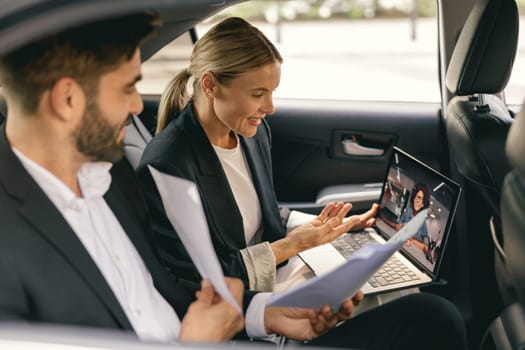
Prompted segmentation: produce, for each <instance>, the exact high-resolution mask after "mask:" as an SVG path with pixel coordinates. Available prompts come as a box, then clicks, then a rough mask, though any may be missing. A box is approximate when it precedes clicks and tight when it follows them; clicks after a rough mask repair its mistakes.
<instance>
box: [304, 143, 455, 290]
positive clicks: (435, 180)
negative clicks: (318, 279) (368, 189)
mask: <svg viewBox="0 0 525 350" xmlns="http://www.w3.org/2000/svg"><path fill="white" fill-rule="evenodd" d="M460 194H461V188H460V186H459V185H458V184H457V183H455V182H454V181H452V180H450V179H449V178H447V177H446V176H444V175H443V174H440V173H439V172H437V171H435V170H434V169H432V168H431V167H429V166H427V165H425V164H424V163H422V162H420V161H419V160H417V159H416V158H414V157H412V156H410V155H409V154H407V153H406V152H404V151H402V150H401V149H399V148H398V147H393V149H392V152H391V157H390V162H389V166H388V168H387V173H386V176H385V180H384V182H383V186H382V191H381V196H380V198H379V210H378V213H377V215H376V222H375V224H374V226H373V227H370V228H366V229H364V230H363V231H360V232H350V233H345V234H343V235H341V236H340V237H339V238H337V239H336V240H334V241H332V242H331V243H328V244H324V245H322V246H319V247H315V248H312V249H309V250H306V251H303V252H301V253H299V257H300V258H301V259H302V260H303V261H304V263H305V264H306V265H307V266H308V267H309V268H310V269H311V270H312V271H313V272H314V273H315V274H316V275H321V274H323V273H325V272H328V271H330V270H332V269H334V268H336V267H338V266H340V265H342V264H343V263H345V262H346V260H347V258H348V257H350V256H351V255H352V253H353V252H354V251H356V250H358V249H359V248H360V247H362V246H364V245H366V244H369V243H378V242H379V243H384V242H385V241H387V240H388V239H389V238H390V237H392V236H393V235H395V233H396V232H397V231H398V230H399V229H400V228H401V227H402V226H403V225H404V224H405V223H406V222H407V221H409V219H410V218H411V217H412V216H413V215H415V214H416V213H417V211H418V210H421V209H424V208H428V209H429V210H428V215H427V218H426V220H425V223H424V224H423V225H422V226H421V227H420V229H419V230H418V232H417V233H416V235H415V236H414V238H413V239H411V240H408V241H407V242H406V243H405V244H404V245H403V247H402V248H401V249H400V250H399V251H397V252H396V253H394V255H393V256H392V257H391V258H390V259H389V260H388V261H387V262H386V263H385V264H384V265H383V266H382V267H381V268H380V269H379V270H378V271H377V272H376V273H375V274H374V276H372V277H371V278H370V279H369V280H368V281H367V282H366V283H365V284H364V285H363V287H362V288H361V290H362V291H363V293H364V294H375V293H381V292H386V291H394V290H399V289H405V288H412V287H417V286H423V285H426V284H430V283H432V282H434V281H436V280H437V276H438V271H439V266H440V263H441V261H442V258H443V253H444V250H445V246H446V243H447V239H448V236H449V234H450V229H451V226H452V221H453V218H454V215H455V212H456V209H457V205H458V202H459V197H460ZM414 208H415V209H414Z"/></svg>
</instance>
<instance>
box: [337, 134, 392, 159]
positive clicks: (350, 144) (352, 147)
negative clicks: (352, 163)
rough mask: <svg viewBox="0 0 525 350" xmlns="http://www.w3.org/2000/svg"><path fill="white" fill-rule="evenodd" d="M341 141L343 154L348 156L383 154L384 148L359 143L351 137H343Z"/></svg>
mask: <svg viewBox="0 0 525 350" xmlns="http://www.w3.org/2000/svg"><path fill="white" fill-rule="evenodd" d="M341 142H342V144H343V152H344V154H347V155H350V156H382V155H383V154H385V150H384V149H382V148H375V147H367V146H363V145H360V144H359V142H358V141H354V139H353V138H352V139H344V140H343V141H341Z"/></svg>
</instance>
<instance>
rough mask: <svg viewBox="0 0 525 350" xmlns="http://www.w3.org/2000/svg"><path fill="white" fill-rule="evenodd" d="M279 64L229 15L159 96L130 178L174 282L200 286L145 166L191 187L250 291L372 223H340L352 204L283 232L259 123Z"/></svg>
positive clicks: (231, 271)
mask: <svg viewBox="0 0 525 350" xmlns="http://www.w3.org/2000/svg"><path fill="white" fill-rule="evenodd" d="M281 63H282V57H281V55H280V54H279V52H278V51H277V49H276V48H275V46H274V45H273V44H272V43H271V42H270V41H269V40H268V39H267V38H266V37H265V36H264V35H263V34H262V33H261V32H260V31H259V30H258V29H257V28H255V27H253V26H252V25H250V24H249V23H248V22H246V21H244V20H243V19H240V18H228V19H226V20H224V21H222V22H221V23H219V24H218V25H216V26H215V27H213V28H211V29H210V30H209V31H208V33H206V34H205V35H204V36H203V37H202V38H201V39H200V40H199V41H198V42H197V43H196V44H195V46H194V49H193V52H192V55H191V61H190V65H189V67H188V68H187V69H185V70H183V71H181V72H180V73H179V74H178V75H176V76H175V78H174V79H173V80H172V81H171V83H170V84H169V86H168V88H167V90H166V92H165V94H164V95H163V97H162V99H161V102H160V106H159V116H158V124H157V135H156V136H155V137H154V138H153V140H152V141H151V142H150V143H149V144H148V146H147V147H146V149H145V151H144V154H143V156H142V159H141V162H140V165H139V167H138V169H137V172H138V175H139V178H140V179H141V181H142V183H143V184H144V187H145V189H146V193H147V197H148V202H149V204H150V206H151V208H152V216H153V222H154V226H155V231H156V233H157V236H158V237H157V239H158V240H159V241H160V242H159V243H160V246H161V249H162V255H163V257H164V259H165V260H166V262H167V263H168V265H169V266H170V267H171V268H173V269H174V270H176V271H177V274H178V275H179V276H182V277H184V278H187V279H191V280H200V276H199V274H198V272H197V271H196V270H195V268H194V266H193V264H192V263H191V259H190V257H189V256H188V254H187V252H186V251H185V249H184V247H183V245H182V243H181V241H180V240H179V238H178V237H177V234H176V232H175V231H174V230H173V228H172V227H171V225H170V223H169V221H168V220H167V218H166V215H165V212H164V209H163V207H162V203H161V200H160V196H159V194H158V192H157V189H156V187H155V184H154V182H153V180H152V178H151V175H150V173H149V170H148V168H147V165H151V166H153V167H154V168H156V169H158V170H160V171H161V172H164V173H168V174H172V175H175V176H178V177H182V178H186V179H188V180H191V181H193V182H195V183H196V184H197V186H198V188H199V191H200V195H201V199H202V202H203V206H204V210H205V213H206V216H207V220H208V225H209V228H210V234H211V238H212V242H213V244H214V248H215V250H216V252H217V255H218V257H219V261H220V263H221V265H222V267H223V270H224V273H225V274H226V275H229V276H234V277H239V278H241V279H242V280H243V281H244V283H245V285H246V286H247V287H248V288H249V289H252V290H261V291H271V290H272V289H273V286H274V283H275V280H276V266H277V265H280V264H283V263H285V262H286V261H287V260H288V259H289V258H291V257H293V256H295V255H296V254H297V253H298V252H300V251H302V250H305V249H308V248H311V247H314V246H317V245H320V244H324V243H327V242H329V241H331V240H333V239H334V238H336V237H337V236H338V235H340V234H342V233H343V232H347V231H348V230H350V229H357V228H361V227H364V226H370V225H371V224H372V223H373V217H374V215H375V211H376V210H377V209H376V207H375V206H374V207H372V208H371V209H370V210H369V211H368V212H367V213H365V214H362V215H354V216H351V217H350V218H348V220H345V221H344V222H343V218H344V216H345V215H346V214H347V213H348V211H349V210H350V208H351V206H350V205H349V204H343V203H337V204H329V205H327V206H326V207H325V208H324V209H323V210H322V212H321V214H319V216H317V217H315V219H314V220H313V221H312V222H310V223H308V224H305V225H302V226H299V227H298V228H296V229H294V230H292V231H291V232H289V233H288V234H286V232H285V226H284V225H283V221H282V219H281V216H280V213H279V208H278V206H277V198H276V196H275V193H274V190H273V181H272V166H271V156H270V144H271V135H270V129H269V126H268V124H267V123H266V121H265V120H264V118H265V116H266V115H269V114H272V113H273V112H274V106H273V102H272V93H273V91H274V90H275V89H276V88H277V86H278V85H279V80H280V75H281ZM187 88H191V89H192V90H193V92H191V91H188V90H187Z"/></svg>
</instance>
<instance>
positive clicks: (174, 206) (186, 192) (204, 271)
mask: <svg viewBox="0 0 525 350" xmlns="http://www.w3.org/2000/svg"><path fill="white" fill-rule="evenodd" d="M148 168H149V170H150V172H151V175H152V176H153V179H154V180H155V184H156V185H157V189H158V191H159V193H160V196H161V198H162V204H163V205H164V209H165V211H166V215H167V216H168V219H169V220H170V222H171V224H172V225H173V227H174V228H175V230H176V231H177V233H178V235H179V237H180V239H181V241H182V243H183V244H184V247H185V248H186V250H187V251H188V254H189V255H190V257H191V259H192V260H193V263H194V264H195V266H196V267H197V269H198V270H199V273H200V274H201V276H202V278H205V279H208V280H210V282H211V283H212V284H213V287H214V288H215V290H216V291H217V293H219V294H220V295H221V296H222V298H223V299H224V300H226V301H227V302H229V303H230V304H231V305H233V306H234V307H235V308H236V309H237V311H238V312H239V313H240V314H242V309H241V306H240V305H239V304H238V303H237V302H236V301H235V298H234V297H233V296H232V295H231V293H230V290H229V289H228V287H227V285H226V282H225V281H224V274H223V272H222V268H221V266H220V264H219V260H218V258H217V255H216V254H215V250H214V248H213V244H212V242H211V238H210V232H209V229H208V222H207V221H206V216H205V214H204V208H203V207H202V202H201V198H200V196H199V191H198V190H197V186H196V185H195V184H194V183H193V182H191V181H189V180H186V179H181V178H179V177H176V176H172V175H168V174H165V173H162V172H160V171H158V170H157V169H155V168H153V167H151V166H149V165H148Z"/></svg>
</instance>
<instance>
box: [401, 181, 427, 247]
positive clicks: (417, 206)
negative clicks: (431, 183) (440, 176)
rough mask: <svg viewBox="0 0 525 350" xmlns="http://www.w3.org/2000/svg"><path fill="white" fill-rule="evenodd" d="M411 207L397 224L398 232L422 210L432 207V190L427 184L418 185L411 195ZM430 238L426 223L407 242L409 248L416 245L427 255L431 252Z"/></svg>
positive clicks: (408, 207)
mask: <svg viewBox="0 0 525 350" xmlns="http://www.w3.org/2000/svg"><path fill="white" fill-rule="evenodd" d="M409 203H410V205H409V206H407V208H406V209H405V211H404V212H403V214H401V216H400V217H399V223H398V224H396V230H397V231H399V230H400V229H401V227H402V226H403V224H405V223H407V222H408V221H410V220H411V219H412V218H413V217H414V216H415V215H416V214H417V213H419V212H420V211H421V210H423V209H426V208H428V207H429V206H430V189H429V187H428V185H427V184H424V183H417V184H416V185H415V186H414V188H413V189H412V192H411V194H410V202H409ZM429 243H430V240H429V237H428V231H427V226H426V223H425V224H423V226H421V228H420V229H419V231H418V232H417V233H416V235H415V236H414V238H412V239H411V240H409V241H408V242H407V246H410V245H411V244H414V245H415V246H416V247H418V248H419V249H421V250H422V251H423V252H424V253H425V255H427V253H428V252H429Z"/></svg>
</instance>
